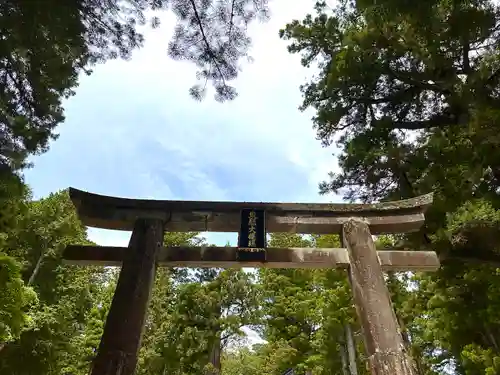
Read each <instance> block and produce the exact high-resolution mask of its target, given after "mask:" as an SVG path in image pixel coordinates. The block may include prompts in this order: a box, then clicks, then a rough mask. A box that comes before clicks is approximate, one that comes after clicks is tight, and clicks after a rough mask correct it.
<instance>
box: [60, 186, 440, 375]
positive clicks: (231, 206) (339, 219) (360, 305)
mask: <svg viewBox="0 0 500 375" xmlns="http://www.w3.org/2000/svg"><path fill="white" fill-rule="evenodd" d="M69 191H70V197H71V199H72V201H73V203H74V205H75V206H76V208H77V212H78V216H79V218H80V220H81V221H82V222H83V224H84V225H87V226H91V227H97V228H103V229H115V230H129V231H132V236H131V239H130V243H129V246H128V248H125V247H100V246H80V245H78V246H68V248H67V249H66V250H65V253H64V259H65V261H66V262H67V263H69V264H80V265H112V266H118V265H121V266H122V269H121V272H120V277H119V280H118V284H117V287H116V291H115V295H114V298H113V302H112V304H111V308H110V311H109V313H108V317H107V320H106V325H105V328H104V333H103V336H102V339H101V343H100V346H99V350H98V354H97V357H96V359H95V361H94V363H93V367H92V375H131V374H132V373H133V372H134V370H135V367H136V363H137V352H138V349H139V346H140V341H141V335H142V329H143V325H144V319H145V314H146V310H147V305H148V301H149V296H150V292H151V287H152V283H153V280H154V273H155V268H156V266H157V265H158V266H167V267H270V268H333V267H334V268H345V269H348V272H349V276H350V282H351V286H352V289H353V295H354V302H355V304H356V307H357V311H358V316H359V319H360V323H361V326H362V328H363V333H364V336H365V347H366V350H367V354H368V358H369V366H370V368H371V371H372V374H379V375H389V374H390V375H407V374H413V373H414V370H413V365H412V362H411V359H410V358H409V357H408V355H407V354H406V353H405V350H404V345H403V340H402V337H401V333H400V331H399V326H398V323H397V320H396V318H395V315H394V310H393V308H392V303H391V300H390V296H389V291H388V289H387V286H386V284H385V281H384V277H383V271H384V270H392V271H405V270H408V271H410V270H411V271H433V270H436V269H437V268H439V260H438V257H437V255H436V254H435V253H434V252H429V251H425V252H424V251H376V249H375V245H374V242H373V239H372V236H371V235H372V234H383V233H403V232H412V231H416V230H419V228H420V227H421V225H422V224H423V223H424V220H425V217H424V213H425V211H426V209H427V207H428V206H429V205H430V204H431V203H432V194H428V195H423V196H420V197H417V198H412V199H408V200H404V201H397V202H384V203H377V204H330V203H321V204H311V203H252V202H203V201H165V200H161V201H160V200H142V199H126V198H117V197H109V196H103V195H97V194H92V193H87V192H84V191H81V190H77V189H73V188H70V189H69ZM243 212H246V215H247V216H244V215H243V214H242V213H243ZM248 212H254V213H253V214H249V213H248ZM256 213H257V214H256ZM248 215H253V216H251V217H252V218H253V220H254V222H256V220H257V219H258V218H260V219H259V220H261V221H263V223H261V227H262V228H264V231H263V232H262V233H263V236H261V237H259V235H260V234H262V233H260V232H259V230H257V232H259V233H256V232H255V227H252V229H250V232H249V231H248V228H246V229H245V230H246V233H245V234H244V235H243V236H242V230H243V229H244V225H243V224H242V222H243V219H242V218H243V217H246V218H247V219H248ZM248 220H250V219H248ZM245 225H247V224H245ZM242 228H243V229H242ZM265 230H267V231H269V232H275V233H279V232H294V233H304V234H341V236H342V238H343V242H344V246H345V247H346V248H341V249H309V248H307V249H306V248H266V249H264V248H263V247H265V243H264V245H262V244H261V245H258V244H257V242H259V241H260V242H259V243H262V241H264V239H263V238H264V237H265ZM165 231H170V232H188V231H197V232H198V231H212V232H239V233H240V242H241V241H242V238H243V239H244V241H247V242H246V243H247V244H246V245H242V244H240V245H239V246H240V247H239V248H235V247H196V248H195V247H191V248H189V247H170V248H165V247H163V235H164V232H165ZM249 233H251V234H249ZM256 241H257V242H256ZM251 243H253V245H250V244H251ZM256 244H257V246H256ZM242 247H245V249H242ZM256 247H258V249H254V248H256ZM249 248H251V249H249ZM243 250H245V251H244V252H243V253H242V251H243ZM246 250H252V251H254V250H257V251H258V252H259V254H260V255H259V254H256V255H251V256H250V257H249V258H243V259H250V260H249V261H242V260H241V259H242V258H241V256H242V254H248V253H247V252H246Z"/></svg>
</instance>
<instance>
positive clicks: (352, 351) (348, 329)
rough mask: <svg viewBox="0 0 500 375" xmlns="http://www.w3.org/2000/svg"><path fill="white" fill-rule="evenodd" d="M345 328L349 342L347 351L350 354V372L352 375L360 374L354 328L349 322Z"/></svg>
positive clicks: (347, 341)
mask: <svg viewBox="0 0 500 375" xmlns="http://www.w3.org/2000/svg"><path fill="white" fill-rule="evenodd" d="M344 328H345V338H346V343H347V353H348V355H349V372H350V374H351V375H358V365H357V363H356V346H355V345H354V339H353V335H352V329H351V326H350V325H349V324H346V325H345V327H344Z"/></svg>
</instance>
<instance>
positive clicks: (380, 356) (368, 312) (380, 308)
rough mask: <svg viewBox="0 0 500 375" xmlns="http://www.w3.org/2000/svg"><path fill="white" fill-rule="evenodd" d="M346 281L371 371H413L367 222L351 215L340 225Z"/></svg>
mask: <svg viewBox="0 0 500 375" xmlns="http://www.w3.org/2000/svg"><path fill="white" fill-rule="evenodd" d="M342 234H343V236H342V237H343V241H344V243H345V246H346V247H347V249H348V251H349V258H350V263H351V265H350V267H349V273H350V281H351V287H352V290H353V295H354V302H355V304H356V309H357V312H358V317H359V321H360V323H361V327H362V330H363V335H364V339H365V348H366V351H367V355H368V365H369V369H370V371H371V374H372V375H415V371H414V367H413V363H412V360H411V358H410V357H409V356H408V354H407V353H406V351H405V346H404V343H403V338H402V336H401V331H400V329H399V326H398V323H397V319H396V315H395V313H394V309H393V306H392V302H391V298H390V294H389V290H388V288H387V285H386V284H385V280H384V276H383V273H382V267H381V266H380V263H379V260H378V257H377V253H376V250H375V244H374V242H373V238H372V235H371V233H370V230H369V227H368V225H367V224H366V223H365V222H363V221H361V220H360V219H351V220H349V221H348V222H347V223H346V224H345V225H344V226H343V233H342Z"/></svg>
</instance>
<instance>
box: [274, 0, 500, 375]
mask: <svg viewBox="0 0 500 375" xmlns="http://www.w3.org/2000/svg"><path fill="white" fill-rule="evenodd" d="M315 11H316V14H315V15H308V16H307V17H306V18H305V19H304V20H302V21H293V22H291V23H290V24H288V25H287V26H286V28H285V29H284V30H282V31H281V35H282V37H283V38H285V39H287V40H289V41H290V47H289V50H290V52H292V53H300V54H302V56H303V59H302V62H303V64H304V65H305V66H316V67H318V68H319V75H317V76H316V77H314V78H313V79H312V80H311V81H310V82H308V83H306V84H304V85H303V86H302V93H303V96H304V101H303V106H302V108H303V109H305V108H308V107H312V108H314V109H315V115H314V117H313V123H314V126H315V129H316V130H317V135H318V138H319V139H320V140H321V141H322V142H323V145H325V146H328V145H330V144H332V143H333V142H334V141H335V142H336V144H337V146H338V147H339V155H338V158H339V159H338V160H339V167H340V169H339V171H338V172H335V173H331V175H330V177H331V178H330V180H329V181H325V182H323V183H321V184H320V191H321V192H323V193H328V192H342V193H344V196H345V198H346V199H348V200H361V201H365V202H369V201H378V200H392V199H400V198H409V197H412V196H416V195H420V194H424V193H428V192H431V191H432V192H434V203H433V205H432V207H431V208H430V209H429V211H428V214H427V220H426V225H425V227H424V228H423V230H422V231H421V232H419V233H416V234H413V235H411V236H410V235H408V236H405V237H404V238H402V240H403V241H406V243H405V244H404V246H406V247H409V248H411V249H413V250H416V249H422V248H423V249H429V248H430V249H433V250H436V251H437V252H438V253H439V254H440V257H441V258H442V259H443V267H442V268H441V269H440V270H439V272H437V273H436V274H434V275H413V276H411V277H410V278H409V279H408V278H401V277H398V278H392V281H391V279H390V280H389V281H390V282H391V283H393V285H392V287H391V289H392V290H393V293H394V295H393V300H394V301H395V304H396V307H397V310H398V314H399V317H400V319H401V323H402V324H403V325H404V326H405V328H406V335H407V336H408V340H407V344H409V345H410V346H411V350H412V353H413V355H414V357H415V358H416V360H417V363H418V367H419V372H420V374H436V373H440V374H443V373H446V372H447V371H450V369H454V371H455V373H457V374H485V373H487V374H490V373H491V374H492V373H497V372H498V371H499V370H498V355H499V346H498V344H497V342H496V337H497V333H496V332H497V331H496V330H497V329H498V328H497V321H498V319H497V317H496V313H495V312H494V311H495V306H496V305H497V303H498V302H497V301H498V300H499V298H500V295H498V292H497V291H498V280H497V271H496V268H495V264H496V263H492V262H497V260H498V250H497V243H496V241H497V238H498V236H497V235H496V233H497V228H498V225H497V221H498V219H497V217H498V209H499V203H500V202H499V199H498V197H499V195H498V192H499V187H500V186H499V179H498V176H499V174H498V168H499V165H498V155H497V149H498V148H497V147H496V145H497V143H498V125H497V124H498V119H499V117H498V108H497V107H498V100H499V96H498V92H499V87H500V86H499V84H500V82H499V78H500V69H499V67H500V66H499V61H500V60H499V57H500V54H499V51H500V49H499V41H500V39H499V35H498V32H499V30H500V28H499V25H500V19H499V16H500V13H499V7H498V5H497V4H496V2H492V1H487V0H485V1H483V0H481V1H462V0H456V1H455V0H453V1H447V0H430V1H423V2H422V1H421V2H400V1H392V0H384V1H377V2H374V1H370V0H359V1H342V2H340V3H339V5H338V7H336V8H335V9H331V8H329V7H328V6H326V4H325V3H323V2H318V4H317V5H316V9H315ZM408 288H411V289H410V290H412V293H408Z"/></svg>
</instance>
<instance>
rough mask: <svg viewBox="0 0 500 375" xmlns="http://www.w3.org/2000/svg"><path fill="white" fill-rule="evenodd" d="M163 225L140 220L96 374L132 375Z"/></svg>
mask: <svg viewBox="0 0 500 375" xmlns="http://www.w3.org/2000/svg"><path fill="white" fill-rule="evenodd" d="M162 242H163V222H162V221H161V220H157V219H139V220H137V222H136V224H135V227H134V231H133V233H132V237H131V239H130V243H129V248H128V251H127V254H126V256H125V259H124V261H123V265H122V269H121V272H120V276H119V278H118V284H117V286H116V291H115V295H114V297H113V302H112V303H111V308H110V310H109V313H108V317H107V319H106V325H105V327H104V333H103V335H102V338H101V343H100V345H99V350H98V353H97V356H96V358H95V360H94V364H93V368H92V371H91V374H92V375H131V374H133V373H134V371H135V367H136V364H137V353H138V350H139V347H140V343H141V337H142V331H143V326H144V321H145V316H146V310H147V307H148V303H149V298H150V294H151V288H152V285H153V281H154V273H155V268H156V264H155V263H156V252H157V250H158V249H159V248H160V247H161V245H162Z"/></svg>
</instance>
